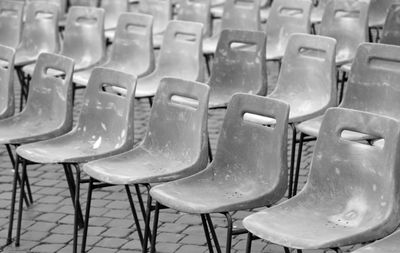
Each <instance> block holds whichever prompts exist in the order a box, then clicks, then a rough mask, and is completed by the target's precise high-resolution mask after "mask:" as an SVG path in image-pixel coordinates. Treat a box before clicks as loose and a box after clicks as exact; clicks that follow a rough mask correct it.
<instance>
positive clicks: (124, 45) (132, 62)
mask: <svg viewBox="0 0 400 253" xmlns="http://www.w3.org/2000/svg"><path fill="white" fill-rule="evenodd" d="M152 26H153V17H152V16H150V15H146V14H139V13H124V14H121V16H120V17H119V19H118V25H117V29H116V32H115V37H114V42H113V45H112V51H111V58H110V62H109V64H108V65H112V66H118V69H119V70H121V71H122V70H123V71H124V72H128V73H132V74H135V75H137V76H138V75H141V76H143V75H146V74H149V73H150V72H152V71H153V70H154V67H155V60H154V51H153V39H152V38H153V34H152Z"/></svg>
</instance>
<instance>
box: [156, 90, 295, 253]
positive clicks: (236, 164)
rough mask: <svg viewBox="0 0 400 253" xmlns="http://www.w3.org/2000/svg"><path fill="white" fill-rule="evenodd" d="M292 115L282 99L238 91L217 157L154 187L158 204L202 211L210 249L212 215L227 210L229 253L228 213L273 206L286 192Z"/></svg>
mask: <svg viewBox="0 0 400 253" xmlns="http://www.w3.org/2000/svg"><path fill="white" fill-rule="evenodd" d="M288 113H289V106H288V105H287V104H286V103H284V102H281V101H278V100H273V99H269V98H266V97H261V96H255V95H250V94H236V95H234V96H233V97H232V100H231V102H230V103H229V105H228V110H227V113H226V116H225V120H224V123H223V126H222V130H221V134H220V136H219V139H218V145H217V151H216V155H215V159H214V160H213V161H212V163H211V164H210V165H209V166H207V168H206V169H205V170H203V171H201V172H199V173H197V174H195V175H193V176H190V177H187V178H184V179H180V180H176V181H173V182H170V183H165V184H161V185H158V186H155V187H153V189H151V191H150V194H151V196H152V197H153V199H154V200H155V201H157V203H158V204H157V206H158V207H159V206H160V204H161V205H163V206H166V207H170V208H173V209H175V210H177V211H180V212H185V213H193V214H200V215H201V216H202V220H203V226H204V229H205V233H206V238H207V242H208V247H209V251H210V252H212V247H213V246H212V244H211V242H210V238H209V235H208V229H211V231H214V227H213V226H212V222H211V219H210V216H209V214H210V213H222V214H224V215H225V216H226V218H227V221H228V232H227V233H228V234H227V244H226V252H230V250H231V235H232V230H233V224H232V219H231V215H230V212H232V211H237V210H244V209H251V208H256V207H262V206H269V205H272V204H274V203H276V202H277V201H278V200H280V199H281V198H282V197H283V196H284V194H285V192H286V189H287V122H288V121H287V120H288ZM248 115H253V117H252V118H249V117H247V116H248ZM253 118H256V120H253ZM271 119H274V121H275V125H274V127H271V126H269V125H266V124H268V123H267V121H268V120H271ZM249 140H251V141H249ZM157 206H156V208H157ZM157 211H158V210H157V209H156V214H155V220H154V224H155V225H154V228H153V239H152V242H153V245H152V252H154V249H155V248H154V246H155V245H154V243H155V235H156V232H157V231H156V228H157V226H156V225H157V219H158V213H157ZM206 220H207V221H206ZM207 227H208V228H207ZM212 235H213V241H214V245H215V247H216V248H217V251H218V252H221V251H220V249H219V250H218V248H219V245H218V243H217V241H218V240H217V238H216V236H215V231H214V232H212Z"/></svg>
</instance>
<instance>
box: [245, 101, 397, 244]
mask: <svg viewBox="0 0 400 253" xmlns="http://www.w3.org/2000/svg"><path fill="white" fill-rule="evenodd" d="M344 131H354V132H359V133H364V134H368V135H371V136H375V137H376V138H379V139H383V140H384V142H385V144H384V146H383V148H379V147H376V146H374V145H370V144H368V143H360V142H355V141H350V140H347V139H345V138H344V137H343V132H344ZM399 134H400V124H399V123H398V121H397V120H396V119H393V118H387V117H383V116H380V115H377V114H371V113H367V112H361V111H356V110H351V109H344V108H332V109H329V110H328V111H327V112H326V114H325V117H324V121H323V123H322V126H321V134H320V136H319V138H318V140H317V144H316V146H315V151H314V155H313V161H312V163H311V164H312V165H311V170H310V174H309V178H308V182H307V184H306V186H305V187H304V189H303V190H302V191H301V192H300V193H299V194H298V195H297V196H296V197H294V198H292V199H289V200H287V201H286V202H283V203H281V204H280V205H277V206H275V207H272V208H269V209H265V210H262V211H260V212H257V213H255V214H252V215H250V216H248V217H246V218H245V219H244V220H243V225H244V226H245V228H246V229H247V230H248V231H249V232H250V233H251V234H254V235H256V236H258V237H260V238H262V239H265V240H268V241H269V242H272V243H275V244H279V245H282V246H286V247H290V248H296V249H327V248H332V249H335V250H336V252H341V251H340V250H339V249H338V248H339V247H341V246H345V245H350V244H356V243H360V242H366V241H371V240H375V239H378V238H379V237H382V236H385V235H387V234H389V233H391V232H393V231H394V230H395V229H396V228H397V226H398V225H399V215H400V214H399V209H398V208H397V206H398V203H399V201H400V199H399V192H400V188H399V184H398V178H399V176H400V175H399V172H398V169H397V168H398V167H399V164H398V163H399V162H398V161H399V160H398V153H399V151H400V150H399V148H400V147H399V143H398V138H399V137H400V136H399ZM247 252H250V251H249V250H247Z"/></svg>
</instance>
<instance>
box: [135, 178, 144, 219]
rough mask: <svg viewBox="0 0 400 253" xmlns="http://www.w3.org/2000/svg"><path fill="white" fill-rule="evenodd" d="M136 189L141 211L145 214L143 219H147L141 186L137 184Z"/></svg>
mask: <svg viewBox="0 0 400 253" xmlns="http://www.w3.org/2000/svg"><path fill="white" fill-rule="evenodd" d="M135 190H136V196H137V198H138V201H139V205H140V211H141V212H142V215H143V220H146V209H145V207H144V204H143V198H142V193H141V192H140V188H139V185H138V184H135Z"/></svg>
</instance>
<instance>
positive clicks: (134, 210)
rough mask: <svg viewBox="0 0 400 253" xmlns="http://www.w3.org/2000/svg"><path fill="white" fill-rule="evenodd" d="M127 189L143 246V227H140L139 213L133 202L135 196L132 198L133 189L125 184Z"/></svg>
mask: <svg viewBox="0 0 400 253" xmlns="http://www.w3.org/2000/svg"><path fill="white" fill-rule="evenodd" d="M125 191H126V194H127V195H128V200H129V205H130V207H131V211H132V215H133V220H134V221H135V225H136V230H137V232H138V235H139V240H140V245H142V247H143V234H142V229H141V227H140V222H139V218H138V215H137V212H136V208H135V204H134V202H133V198H132V194H131V190H130V188H129V185H125Z"/></svg>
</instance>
